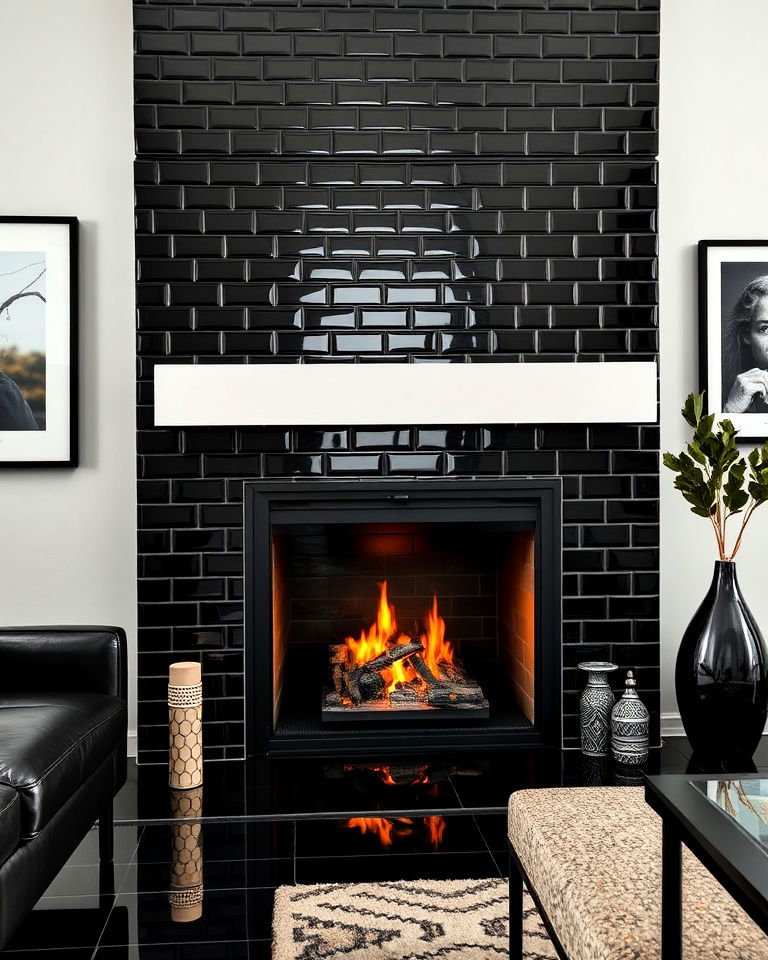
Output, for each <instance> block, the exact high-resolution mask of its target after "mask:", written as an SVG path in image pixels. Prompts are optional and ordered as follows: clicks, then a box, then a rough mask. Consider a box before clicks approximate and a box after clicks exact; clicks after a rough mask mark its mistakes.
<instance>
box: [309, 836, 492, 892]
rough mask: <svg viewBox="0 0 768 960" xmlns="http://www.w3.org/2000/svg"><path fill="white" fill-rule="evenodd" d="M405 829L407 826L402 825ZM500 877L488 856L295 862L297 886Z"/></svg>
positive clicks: (447, 855) (433, 856)
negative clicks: (374, 881)
mask: <svg viewBox="0 0 768 960" xmlns="http://www.w3.org/2000/svg"><path fill="white" fill-rule="evenodd" d="M404 826H406V827H407V824H406V825H404ZM496 876H501V872H500V871H499V869H498V867H497V865H496V863H495V861H494V860H493V857H492V856H491V854H490V853H489V852H487V851H486V852H482V853H460V854H457V853H422V854H411V855H408V854H404V855H402V856H379V857H372V856H367V857H327V858H326V857H310V858H307V859H298V860H297V861H296V882H297V883H365V882H368V881H373V880H447V879H452V880H455V879H480V878H485V877H496Z"/></svg>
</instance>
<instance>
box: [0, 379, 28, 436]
mask: <svg viewBox="0 0 768 960" xmlns="http://www.w3.org/2000/svg"><path fill="white" fill-rule="evenodd" d="M0 430H37V421H36V420H35V418H34V417H33V416H32V411H31V410H30V409H29V404H28V403H27V401H26V400H25V399H24V394H23V393H22V392H21V390H19V388H18V386H17V385H16V383H14V381H13V380H11V378H10V377H9V376H7V375H6V374H4V373H3V371H2V370H0Z"/></svg>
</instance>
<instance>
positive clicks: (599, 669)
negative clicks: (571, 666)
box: [579, 661, 618, 757]
mask: <svg viewBox="0 0 768 960" xmlns="http://www.w3.org/2000/svg"><path fill="white" fill-rule="evenodd" d="M617 669H618V667H617V666H616V664H615V663H604V662H602V661H589V662H587V663H580V664H579V670H585V671H586V672H587V685H586V687H584V692H583V693H582V695H581V709H580V719H581V752H582V753H583V754H585V756H587V757H607V756H608V744H609V741H610V733H611V708H612V707H613V704H614V700H615V698H614V696H613V691H612V690H611V688H610V686H609V685H608V674H609V673H610V672H611V671H612V670H617Z"/></svg>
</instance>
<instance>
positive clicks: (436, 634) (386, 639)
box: [345, 580, 454, 693]
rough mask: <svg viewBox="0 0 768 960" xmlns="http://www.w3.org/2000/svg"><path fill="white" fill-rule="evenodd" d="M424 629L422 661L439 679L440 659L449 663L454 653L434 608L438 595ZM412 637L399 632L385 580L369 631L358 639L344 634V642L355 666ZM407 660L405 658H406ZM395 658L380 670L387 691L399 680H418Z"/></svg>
mask: <svg viewBox="0 0 768 960" xmlns="http://www.w3.org/2000/svg"><path fill="white" fill-rule="evenodd" d="M424 623H425V628H426V629H425V632H424V633H422V634H421V636H420V639H421V643H422V646H423V647H424V654H423V658H424V662H425V663H426V664H427V666H428V667H429V669H430V670H431V671H432V673H433V674H434V675H435V676H436V677H437V678H438V679H440V678H441V677H442V675H443V674H442V670H441V667H440V663H441V662H443V661H444V662H447V663H452V662H453V657H454V652H453V647H452V645H451V643H450V642H449V641H447V640H446V639H445V620H443V618H442V617H441V616H440V615H439V613H438V611H437V596H434V597H433V600H432V606H431V608H430V609H429V610H428V611H427V613H426V615H425V618H424ZM410 640H411V638H410V637H408V636H407V635H406V634H404V633H399V631H398V627H397V620H396V618H395V608H394V606H393V605H392V604H391V603H390V602H389V600H388V598H387V581H386V580H384V581H383V583H380V584H379V606H378V609H377V611H376V622H375V623H372V624H371V626H370V627H369V628H368V630H367V631H366V630H363V631H362V632H361V633H360V637H359V639H358V640H355V639H354V637H346V639H345V643H346V644H347V646H348V647H349V649H350V651H351V653H352V657H353V659H354V661H355V663H356V664H357V665H358V666H362V665H363V664H364V663H367V662H368V661H369V660H371V659H373V657H377V656H378V655H379V654H380V653H384V652H385V651H387V650H389V649H390V648H391V647H393V646H395V645H396V644H398V643H408V642H410ZM406 660H407V658H406ZM406 660H396V661H395V663H393V664H392V666H391V667H387V668H386V669H385V670H382V676H383V677H384V680H385V682H386V684H387V693H391V692H392V691H393V690H394V689H395V688H396V686H397V684H398V683H410V682H412V681H414V680H416V681H418V682H419V683H421V682H422V681H421V679H420V678H419V676H418V674H417V673H416V671H415V670H414V669H413V667H412V666H411V665H410V664H409V663H407V662H406Z"/></svg>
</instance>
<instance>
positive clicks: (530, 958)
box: [272, 879, 557, 960]
mask: <svg viewBox="0 0 768 960" xmlns="http://www.w3.org/2000/svg"><path fill="white" fill-rule="evenodd" d="M508 910H509V899H508V888H507V882H506V880H498V879H496V880H403V881H395V882H386V883H328V884H313V885H311V886H292V887H288V886H286V887H280V888H279V889H278V890H277V891H276V892H275V912H274V917H273V925H272V928H273V936H274V944H273V948H272V957H273V960H342V958H343V960H394V958H397V960H503V958H506V957H508V956H509V950H508V945H509V939H508V938H509V932H508V931H509V921H508V918H507V914H508ZM523 927H524V931H525V935H524V946H525V958H526V960H557V954H556V953H555V949H554V947H553V946H552V943H551V942H550V940H549V938H548V936H547V933H546V930H545V929H544V926H543V925H542V923H541V920H540V919H539V915H538V913H537V911H536V907H535V906H534V905H533V901H532V900H531V898H530V897H529V896H528V894H527V893H525V895H524V901H523Z"/></svg>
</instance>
